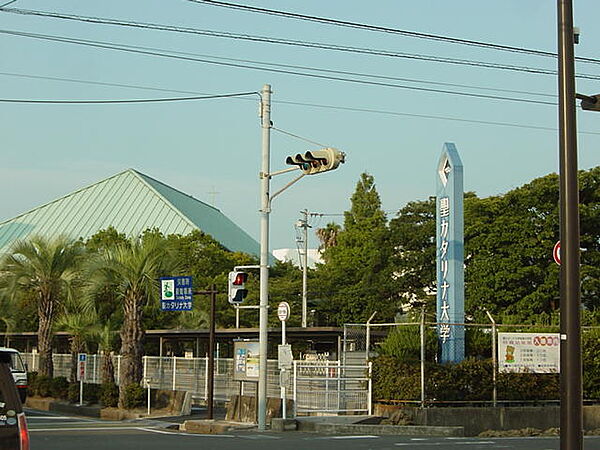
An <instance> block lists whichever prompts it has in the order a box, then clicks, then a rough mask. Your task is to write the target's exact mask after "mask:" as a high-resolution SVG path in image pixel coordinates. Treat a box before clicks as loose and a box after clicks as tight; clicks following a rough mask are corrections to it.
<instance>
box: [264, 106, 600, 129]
mask: <svg viewBox="0 0 600 450" xmlns="http://www.w3.org/2000/svg"><path fill="white" fill-rule="evenodd" d="M273 103H280V104H285V105H294V106H307V107H312V108H322V109H331V110H340V111H352V112H361V113H374V114H383V115H389V116H400V117H412V118H417V119H433V120H448V121H453V122H464V123H474V124H479V125H493V126H502V127H511V128H523V129H530V130H541V131H554V132H556V131H558V130H557V129H556V128H552V127H543V126H536V125H522V124H518V123H511V122H494V121H487V120H474V119H463V118H459V117H449V116H438V115H429V114H416V113H406V112H398V111H385V110H380V109H370V108H356V107H351V106H337V105H324V104H318V103H305V102H294V101H285V100H279V101H277V102H273ZM578 133H579V134H587V135H596V136H600V132H596V131H581V130H579V131H578Z"/></svg>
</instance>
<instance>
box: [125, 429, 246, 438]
mask: <svg viewBox="0 0 600 450" xmlns="http://www.w3.org/2000/svg"><path fill="white" fill-rule="evenodd" d="M136 430H139V431H147V432H149V433H158V434H170V435H173V436H190V437H208V438H219V437H223V438H234V437H236V436H234V435H232V434H200V433H182V432H179V431H164V430H156V429H154V428H140V427H138V428H136Z"/></svg>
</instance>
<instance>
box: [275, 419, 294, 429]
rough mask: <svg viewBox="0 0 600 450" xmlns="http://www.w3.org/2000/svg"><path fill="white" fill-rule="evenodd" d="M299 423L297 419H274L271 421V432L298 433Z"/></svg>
mask: <svg viewBox="0 0 600 450" xmlns="http://www.w3.org/2000/svg"><path fill="white" fill-rule="evenodd" d="M297 429H298V422H297V421H296V419H282V418H280V417H274V418H273V419H271V431H296V430H297Z"/></svg>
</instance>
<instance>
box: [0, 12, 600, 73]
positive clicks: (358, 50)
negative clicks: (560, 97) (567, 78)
mask: <svg viewBox="0 0 600 450" xmlns="http://www.w3.org/2000/svg"><path fill="white" fill-rule="evenodd" d="M0 12H5V13H14V14H23V15H33V16H41V17H47V18H55V19H63V20H72V21H79V22H87V23H96V24H102V25H115V26H122V27H132V28H141V29H151V30H158V31H169V32H176V33H187V34H196V35H202V36H211V37H219V38H227V39H236V40H246V41H252V42H262V43H269V44H279V45H286V46H296V47H305V48H319V49H323V50H332V51H338V52H345V53H354V54H364V55H372V56H383V57H390V58H402V59H411V60H418V61H429V62H436V63H443V64H452V65H466V66H471V67H480V68H486V69H498V70H507V71H514V72H525V73H534V74H544V75H556V74H557V71H556V70H554V69H542V68H538V67H528V66H518V65H512V64H500V63H495V62H486V61H478V60H469V59H460V58H448V57H441V56H433V55H422V54H416V53H403V52H394V51H388V50H378V49H371V48H364V47H353V46H347V45H338V44H328V43H322V42H314V41H300V40H291V39H283V38H273V37H268V36H258V35H250V34H239V33H230V32H223V31H214V30H203V29H197V28H189V27H177V26H172V25H162V24H156V23H145V22H134V21H124V20H117V19H109V18H101V17H89V16H78V15H69V14H59V13H53V12H48V11H35V10H24V9H18V8H1V9H0ZM576 76H577V78H584V79H592V80H597V79H600V76H598V75H594V74H581V73H580V74H577V75H576Z"/></svg>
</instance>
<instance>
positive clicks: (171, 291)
mask: <svg viewBox="0 0 600 450" xmlns="http://www.w3.org/2000/svg"><path fill="white" fill-rule="evenodd" d="M160 290H161V292H160V309H161V310H163V311H191V310H192V307H193V303H192V300H193V289H192V277H163V278H161V279H160Z"/></svg>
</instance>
